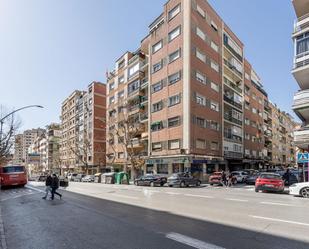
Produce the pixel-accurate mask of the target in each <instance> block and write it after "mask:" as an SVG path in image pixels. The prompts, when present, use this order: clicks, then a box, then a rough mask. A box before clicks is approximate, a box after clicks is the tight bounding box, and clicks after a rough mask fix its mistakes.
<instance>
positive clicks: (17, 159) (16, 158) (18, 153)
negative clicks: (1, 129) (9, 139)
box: [13, 134, 24, 164]
mask: <svg viewBox="0 0 309 249" xmlns="http://www.w3.org/2000/svg"><path fill="white" fill-rule="evenodd" d="M23 162H24V161H23V135H22V134H18V135H16V136H15V138H14V154H13V163H15V164H23Z"/></svg>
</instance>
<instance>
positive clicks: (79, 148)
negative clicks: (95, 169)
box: [70, 136, 91, 174]
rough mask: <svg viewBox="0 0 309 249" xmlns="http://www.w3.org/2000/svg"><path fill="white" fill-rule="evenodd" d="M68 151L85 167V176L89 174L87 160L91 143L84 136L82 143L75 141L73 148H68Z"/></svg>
mask: <svg viewBox="0 0 309 249" xmlns="http://www.w3.org/2000/svg"><path fill="white" fill-rule="evenodd" d="M70 150H71V151H72V152H73V154H74V155H75V156H76V157H77V158H78V161H79V162H81V163H82V165H83V166H84V167H85V169H86V174H89V172H88V171H89V164H88V158H89V156H91V142H90V141H89V139H88V138H87V137H86V136H85V137H84V138H83V141H82V142H79V141H77V142H76V144H75V146H70Z"/></svg>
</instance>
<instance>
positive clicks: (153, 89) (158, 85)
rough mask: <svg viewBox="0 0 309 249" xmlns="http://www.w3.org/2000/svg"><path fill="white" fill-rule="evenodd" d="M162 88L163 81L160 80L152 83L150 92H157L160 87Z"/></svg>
mask: <svg viewBox="0 0 309 249" xmlns="http://www.w3.org/2000/svg"><path fill="white" fill-rule="evenodd" d="M162 88H163V83H162V81H160V82H158V83H156V84H154V85H152V92H153V93H155V92H158V91H160V90H161V89H162Z"/></svg>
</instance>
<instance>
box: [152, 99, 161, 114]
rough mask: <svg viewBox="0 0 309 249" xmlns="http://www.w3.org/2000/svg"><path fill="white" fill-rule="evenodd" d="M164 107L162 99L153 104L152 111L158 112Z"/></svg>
mask: <svg viewBox="0 0 309 249" xmlns="http://www.w3.org/2000/svg"><path fill="white" fill-rule="evenodd" d="M162 109H163V102H162V101H160V102H158V103H155V104H153V105H152V112H158V111H160V110H162Z"/></svg>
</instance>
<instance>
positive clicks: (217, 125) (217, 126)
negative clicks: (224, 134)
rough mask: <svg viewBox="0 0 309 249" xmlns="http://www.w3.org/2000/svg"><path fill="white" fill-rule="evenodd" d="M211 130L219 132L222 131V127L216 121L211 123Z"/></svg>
mask: <svg viewBox="0 0 309 249" xmlns="http://www.w3.org/2000/svg"><path fill="white" fill-rule="evenodd" d="M210 129H212V130H216V131H219V130H220V125H219V123H218V122H216V121H210Z"/></svg>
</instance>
